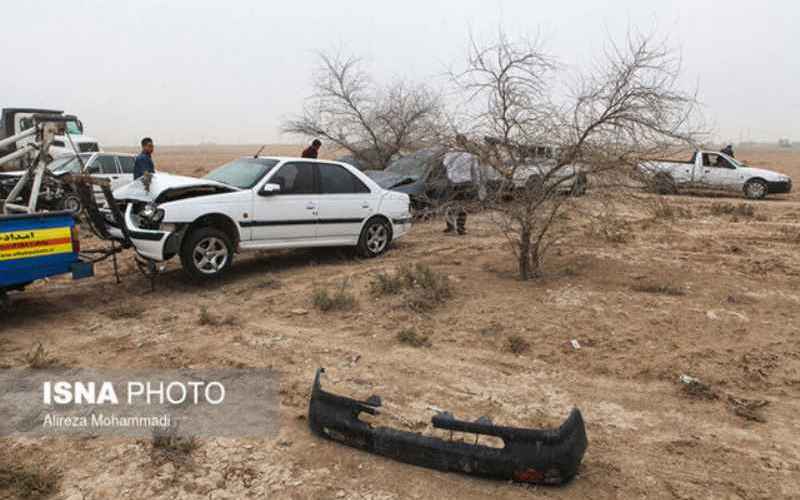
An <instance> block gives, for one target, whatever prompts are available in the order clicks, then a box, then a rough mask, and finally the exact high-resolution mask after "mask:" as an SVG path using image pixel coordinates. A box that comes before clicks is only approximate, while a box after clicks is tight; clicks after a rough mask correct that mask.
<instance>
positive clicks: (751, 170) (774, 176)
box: [740, 166, 789, 182]
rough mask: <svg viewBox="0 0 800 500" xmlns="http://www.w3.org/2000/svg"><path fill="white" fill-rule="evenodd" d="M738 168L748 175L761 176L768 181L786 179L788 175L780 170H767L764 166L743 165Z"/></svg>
mask: <svg viewBox="0 0 800 500" xmlns="http://www.w3.org/2000/svg"><path fill="white" fill-rule="evenodd" d="M740 170H742V171H744V172H745V173H747V174H748V175H750V176H752V177H761V178H763V179H764V180H765V181H768V182H778V181H781V180H784V179H788V178H789V176H788V175H785V174H782V173H780V172H775V171H774V170H767V169H765V168H755V167H747V166H746V167H744V168H741V169H740Z"/></svg>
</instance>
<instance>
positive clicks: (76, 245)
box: [70, 226, 81, 253]
mask: <svg viewBox="0 0 800 500" xmlns="http://www.w3.org/2000/svg"><path fill="white" fill-rule="evenodd" d="M70 236H71V237H72V253H81V240H80V238H79V234H78V226H72V227H71V228H70Z"/></svg>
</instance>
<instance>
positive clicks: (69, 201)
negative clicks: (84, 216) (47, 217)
mask: <svg viewBox="0 0 800 500" xmlns="http://www.w3.org/2000/svg"><path fill="white" fill-rule="evenodd" d="M59 208H60V209H61V210H66V211H67V212H69V213H71V214H73V215H77V214H79V213H81V211H82V210H83V202H82V201H81V197H80V196H78V194H77V193H69V194H67V195H66V196H64V199H62V200H61V203H60V204H59Z"/></svg>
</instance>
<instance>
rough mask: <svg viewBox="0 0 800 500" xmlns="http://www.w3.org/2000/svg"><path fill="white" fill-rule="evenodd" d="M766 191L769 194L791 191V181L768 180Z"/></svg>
mask: <svg viewBox="0 0 800 500" xmlns="http://www.w3.org/2000/svg"><path fill="white" fill-rule="evenodd" d="M767 192H768V193H769V194H784V193H791V192H792V181H791V180H788V181H785V182H768V183H767Z"/></svg>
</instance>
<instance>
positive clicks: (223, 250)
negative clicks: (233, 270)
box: [181, 226, 233, 281]
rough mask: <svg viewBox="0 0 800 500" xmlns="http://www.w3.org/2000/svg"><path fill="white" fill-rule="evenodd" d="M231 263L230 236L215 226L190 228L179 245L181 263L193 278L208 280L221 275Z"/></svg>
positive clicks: (231, 244)
mask: <svg viewBox="0 0 800 500" xmlns="http://www.w3.org/2000/svg"><path fill="white" fill-rule="evenodd" d="M232 263H233V243H231V239H230V237H229V236H228V235H227V234H226V233H225V232H224V231H221V230H219V229H217V228H215V227H211V226H205V227H199V228H197V229H194V230H192V231H191V232H190V233H189V234H187V235H186V236H185V237H184V239H183V244H182V245H181V265H182V266H183V270H184V271H185V272H186V273H187V274H188V275H189V276H190V277H191V278H193V279H195V280H198V281H208V280H213V279H217V278H219V277H221V276H222V275H223V274H225V272H226V271H227V270H228V268H230V267H231V264H232Z"/></svg>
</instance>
